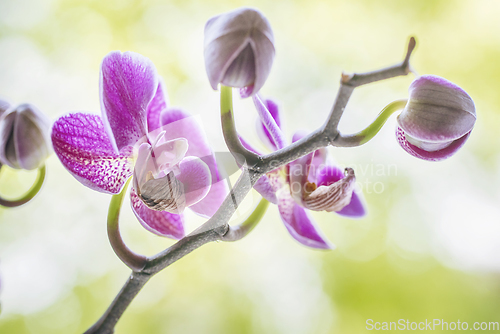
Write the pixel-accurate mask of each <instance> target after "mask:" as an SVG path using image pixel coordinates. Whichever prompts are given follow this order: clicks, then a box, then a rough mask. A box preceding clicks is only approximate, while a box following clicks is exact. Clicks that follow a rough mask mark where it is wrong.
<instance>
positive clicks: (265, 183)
mask: <svg viewBox="0 0 500 334" xmlns="http://www.w3.org/2000/svg"><path fill="white" fill-rule="evenodd" d="M253 188H254V189H255V190H256V191H257V192H258V193H259V194H260V195H261V196H262V197H264V198H265V199H266V200H268V201H269V202H271V203H273V204H278V198H277V197H276V189H274V187H273V186H272V184H271V181H270V179H269V177H268V176H267V175H262V176H261V177H260V179H259V180H258V181H257V182H256V183H255V185H254V186H253Z"/></svg>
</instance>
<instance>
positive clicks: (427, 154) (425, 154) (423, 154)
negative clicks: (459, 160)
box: [396, 126, 470, 161]
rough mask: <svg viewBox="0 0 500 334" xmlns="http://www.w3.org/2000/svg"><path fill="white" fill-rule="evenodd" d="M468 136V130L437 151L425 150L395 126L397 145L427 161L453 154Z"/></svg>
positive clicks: (441, 158)
mask: <svg viewBox="0 0 500 334" xmlns="http://www.w3.org/2000/svg"><path fill="white" fill-rule="evenodd" d="M469 136H470V132H468V133H467V134H465V136H463V137H461V138H458V139H457V140H454V141H453V142H452V143H451V144H450V145H449V146H447V147H445V148H443V149H441V150H438V151H425V150H423V149H421V148H419V147H417V146H415V145H413V144H411V143H409V142H408V140H407V139H406V137H405V133H404V131H403V130H402V129H401V128H400V127H399V126H398V127H397V128H396V137H397V140H398V143H399V145H401V147H402V148H403V149H404V150H405V151H406V152H408V153H410V154H411V155H413V156H414V157H416V158H419V159H423V160H427V161H440V160H444V159H447V158H449V157H451V156H452V155H453V154H455V153H456V152H457V151H458V150H459V149H460V148H461V147H462V146H463V145H464V144H465V142H466V141H467V139H468V138H469Z"/></svg>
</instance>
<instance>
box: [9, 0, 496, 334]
mask: <svg viewBox="0 0 500 334" xmlns="http://www.w3.org/2000/svg"><path fill="white" fill-rule="evenodd" d="M239 6H253V7H257V8H259V9H260V10H261V11H262V12H263V13H264V14H265V15H266V16H267V17H268V19H269V21H270V22H271V24H272V27H273V30H274V33H275V39H276V50H277V54H276V59H275V63H274V67H273V70H272V73H271V75H270V77H269V80H268V82H267V83H266V86H265V87H264V89H263V90H262V93H263V94H264V95H265V96H272V97H274V98H276V99H277V100H278V101H279V102H280V103H281V107H282V108H283V110H284V113H285V118H286V120H285V131H286V133H287V135H288V137H289V138H291V135H292V134H293V132H294V131H296V130H298V129H306V130H313V129H315V128H317V127H318V126H319V125H320V124H321V123H322V122H323V120H324V119H325V117H326V115H327V114H328V112H329V109H330V107H331V105H332V103H333V99H334V97H335V94H336V90H337V88H338V82H339V78H340V74H341V73H342V71H346V72H353V71H358V72H362V71H369V70H373V69H377V68H380V67H385V66H388V65H392V64H393V63H396V62H398V61H400V60H401V59H402V56H403V54H404V50H405V43H406V42H407V40H408V38H409V36H415V37H416V38H417V43H418V46H417V49H416V51H415V53H414V56H413V59H412V64H413V67H414V68H415V70H416V71H417V72H418V73H420V74H436V75H440V76H443V77H446V78H447V79H449V80H451V81H453V82H455V83H457V84H458V85H460V86H461V87H463V88H464V89H465V90H466V91H467V92H469V94H470V95H471V96H472V98H473V99H474V101H475V103H476V108H477V114H478V121H477V123H476V127H475V130H474V132H473V134H472V136H471V138H470V140H469V141H468V142H467V144H466V145H465V147H464V148H463V149H462V150H461V151H460V152H459V153H458V154H456V155H455V156H454V157H452V158H451V159H449V160H446V161H443V162H440V163H430V162H425V161H419V160H417V159H415V158H413V157H411V156H409V155H407V154H406V153H405V152H404V151H403V150H402V149H400V148H399V146H398V144H397V143H396V141H395V137H394V126H395V120H394V117H392V118H391V120H390V121H389V122H388V124H387V125H386V126H385V127H384V128H383V129H382V131H381V133H380V134H379V135H378V136H377V137H376V138H375V139H373V140H372V141H371V142H369V143H368V144H366V145H365V146H363V147H359V148H354V149H333V148H330V149H329V151H330V154H331V156H332V157H334V158H335V160H336V161H337V163H339V164H340V165H342V166H347V165H349V166H354V167H355V170H356V172H357V175H358V181H359V182H360V186H361V187H362V188H363V191H364V194H365V198H366V202H367V205H368V209H369V214H368V216H367V217H366V218H363V219H359V220H348V219H343V218H340V217H339V216H336V215H334V214H326V213H314V217H315V218H316V220H317V221H318V225H319V226H320V227H321V229H322V230H323V231H324V233H325V234H326V235H327V236H328V238H329V239H330V240H332V242H333V243H334V244H336V245H337V249H336V250H334V251H329V252H321V251H315V250H310V249H307V248H305V247H303V246H302V245H300V244H298V243H297V242H295V241H294V240H293V239H292V238H291V237H290V236H289V235H288V234H287V232H286V230H285V228H284V227H283V225H282V223H281V221H280V218H279V215H278V213H277V210H276V208H275V207H271V209H270V210H269V212H268V214H267V215H266V217H265V219H264V220H263V221H262V223H261V224H260V225H259V226H258V227H257V228H256V229H255V231H254V232H252V234H251V235H249V236H248V237H247V238H245V239H243V240H242V241H240V242H237V243H214V244H209V245H206V246H204V247H203V248H201V249H199V250H197V251H195V252H194V253H192V254H190V255H189V256H187V257H186V258H184V259H182V260H181V261H179V262H178V263H175V264H174V265H172V266H171V267H169V268H168V269H167V270H165V271H163V272H161V273H160V274H158V275H157V276H156V277H154V278H153V279H152V280H151V281H150V282H149V283H148V285H147V286H146V287H145V288H144V289H143V291H141V293H140V294H139V296H138V297H137V298H136V299H135V300H134V302H133V303H132V304H131V306H130V308H129V309H128V310H127V311H126V313H125V315H124V316H123V318H122V320H121V321H120V322H119V324H118V326H117V331H116V332H117V333H124V334H125V333H176V334H177V333H182V334H188V333H189V334H191V333H217V334H222V333H231V334H233V333H238V334H239V333H259V334H263V333H286V334H295V333H297V334H302V333H361V332H365V331H367V330H366V328H365V326H366V323H365V322H366V321H367V319H373V320H374V321H379V322H383V321H387V322H389V321H394V322H396V321H398V320H399V319H405V320H406V319H408V320H410V321H415V322H420V321H425V320H426V319H427V320H429V321H432V320H433V319H443V320H444V321H447V322H456V321H457V320H460V321H467V322H469V326H472V324H473V323H474V322H476V321H477V322H490V321H494V322H499V321H500V315H499V314H500V312H499V311H500V279H499V273H500V255H499V254H500V243H499V242H498V240H500V209H499V208H498V203H499V200H500V192H499V191H498V189H499V188H500V155H499V152H500V151H499V140H498V129H499V127H500V118H499V113H498V106H499V105H500V94H499V93H498V92H499V91H500V84H499V77H500V62H499V59H500V20H498V17H500V3H499V2H498V1H494V0H491V1H488V0H476V1H474V0H460V1H459V0H456V1H444V0H442V1H437V0H433V1H430V0H426V1H398V0H392V1H371V0H354V1H333V0H332V1H281V0H275V1H188V0H183V1H167V0H164V1H161V0H153V1H146V0H144V1H136V0H108V1H97V0H93V1H83V0H81V1H70V0H17V1H14V0H0V95H1V96H2V97H4V98H7V99H9V100H10V101H12V102H13V103H22V102H30V103H33V104H35V105H37V106H38V107H39V108H40V109H41V110H43V111H44V112H46V113H47V114H49V115H50V116H51V117H52V118H54V119H55V118H56V117H58V116H60V115H62V114H64V113H66V112H69V111H75V110H86V111H90V112H94V113H99V110H100V109H99V99H98V73H99V72H98V71H99V64H100V61H101V60H102V58H103V56H104V55H106V54H107V53H108V52H109V51H111V50H116V49H119V50H122V51H126V50H132V51H135V52H139V53H141V54H143V55H145V56H147V57H149V58H150V59H151V60H152V61H153V62H154V63H155V65H156V66H157V69H158V72H159V73H160V74H161V75H162V76H163V78H164V80H165V83H166V86H167V88H168V92H169V96H170V100H171V103H172V105H176V106H182V107H183V108H185V109H186V110H187V111H189V112H191V113H192V114H196V115H198V116H199V117H201V118H202V120H203V123H204V125H205V131H206V133H207V135H208V137H209V139H210V141H211V142H212V144H213V146H214V149H215V150H218V151H224V150H225V146H224V142H223V140H222V134H221V131H220V125H219V120H218V94H217V92H214V91H212V90H211V88H210V86H209V84H208V80H207V79H206V76H205V71H204V64H203V27H204V24H205V22H206V21H207V19H208V18H210V17H211V16H213V15H216V14H218V13H220V12H224V11H228V10H231V9H234V8H237V7H239ZM412 79H413V76H412V75H410V76H408V77H402V78H395V79H391V80H389V81H385V82H381V83H376V84H373V85H370V86H367V87H362V88H360V89H357V90H356V91H355V92H354V95H353V97H352V99H351V101H350V102H349V104H348V107H347V110H346V113H345V116H344V118H343V119H342V122H341V124H340V129H341V131H343V132H346V133H348V132H354V131H357V130H360V129H361V128H363V127H364V126H366V125H367V124H369V122H370V121H371V120H372V119H373V118H374V117H375V115H376V114H377V113H378V112H379V111H380V110H381V109H382V108H383V107H384V106H385V105H386V104H388V103H389V102H391V101H393V100H395V99H399V98H405V97H406V96H407V89H408V85H409V84H410V83H411V80H412ZM235 106H236V118H237V123H238V124H237V125H238V128H239V129H240V131H241V133H242V134H243V135H244V136H245V137H246V138H248V140H249V141H251V142H254V143H257V137H256V135H255V131H254V127H253V124H254V122H255V117H256V114H255V112H254V111H253V109H252V106H251V104H250V103H249V102H248V101H235ZM249 124H250V125H252V126H249ZM47 165H48V168H47V172H48V174H47V181H46V183H45V185H44V188H43V189H42V191H41V193H40V194H39V196H38V197H37V198H36V199H35V200H34V201H32V202H30V203H29V204H28V205H26V206H24V207H22V208H18V209H10V210H7V209H0V277H1V291H0V300H1V301H2V314H0V333H2V334H4V333H5V334H10V333H15V334H24V333H51V334H53V333H65V334H66V333H81V332H83V331H84V330H85V329H86V328H88V327H89V326H90V325H91V324H92V323H93V322H94V321H96V320H97V319H98V317H99V316H100V315H101V314H102V312H103V311H104V310H105V309H106V307H107V306H108V305H109V303H110V302H111V300H112V299H113V298H114V296H115V295H116V293H117V292H118V290H119V289H120V287H121V285H122V284H123V283H124V282H125V280H126V278H127V276H128V272H129V270H128V269H127V268H126V267H125V266H124V265H123V264H122V263H120V262H119V260H118V259H117V258H116V257H115V256H114V254H113V252H112V250H111V248H110V246H109V245H108V242H107V238H106V227H105V218H106V210H107V205H108V202H109V199H110V198H109V196H107V195H103V194H99V193H96V192H93V191H91V190H89V189H87V188H85V187H84V186H82V185H80V184H79V183H78V182H77V181H76V180H75V179H73V178H72V177H71V176H70V175H69V174H68V173H67V172H66V171H65V170H64V168H63V167H62V166H61V165H60V164H59V162H58V160H57V158H56V157H55V156H52V157H51V158H49V160H48V162H47ZM34 177H35V175H34V173H27V172H17V171H13V170H10V169H8V168H4V169H2V173H1V175H0V192H1V193H2V194H3V195H4V196H6V197H7V196H11V197H15V196H16V195H20V194H22V193H23V191H24V190H25V189H27V188H28V187H29V185H30V182H32V181H33V179H34ZM256 200H258V196H257V195H255V194H253V196H250V197H249V199H248V201H247V203H246V204H245V205H244V206H243V207H242V209H241V212H240V216H239V218H238V217H237V218H235V220H234V221H233V222H238V221H240V220H241V219H242V217H244V216H245V214H246V213H248V210H249V208H251V206H252V204H253V203H255V201H256ZM188 221H189V222H188V229H190V230H192V229H194V228H195V227H196V226H199V225H200V224H201V223H202V222H203V220H202V219H201V218H198V217H195V216H194V215H192V214H188ZM121 224H122V230H123V234H124V237H125V239H126V241H127V243H128V244H130V246H131V247H132V248H133V249H135V250H136V251H138V252H142V253H145V254H154V253H155V252H158V251H160V250H162V249H164V248H165V247H167V246H168V245H171V244H172V241H169V240H164V239H161V238H159V237H155V236H152V235H150V234H149V233H148V232H147V231H145V230H144V229H143V228H142V227H141V226H140V225H139V224H138V223H137V221H136V220H135V218H134V217H133V214H132V213H131V212H130V209H129V208H128V207H127V205H125V206H124V209H123V219H122V222H121ZM440 329H441V327H437V328H436V330H435V332H437V333H439V332H441V330H440ZM485 332H488V331H485Z"/></svg>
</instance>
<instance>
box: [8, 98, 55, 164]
mask: <svg viewBox="0 0 500 334" xmlns="http://www.w3.org/2000/svg"><path fill="white" fill-rule="evenodd" d="M50 126H51V121H50V119H49V118H48V117H47V116H46V115H44V114H43V113H42V112H41V111H40V110H38V109H37V108H36V107H35V106H33V105H31V104H21V105H19V106H17V107H16V108H9V109H7V110H6V111H5V112H4V113H3V114H2V115H1V117H0V162H1V163H2V164H5V165H7V166H9V167H12V168H16V169H27V170H32V169H36V168H39V167H41V166H42V165H43V164H44V162H45V159H46V158H47V157H48V156H49V154H50V151H51V149H50V146H49V143H50V141H49V132H50Z"/></svg>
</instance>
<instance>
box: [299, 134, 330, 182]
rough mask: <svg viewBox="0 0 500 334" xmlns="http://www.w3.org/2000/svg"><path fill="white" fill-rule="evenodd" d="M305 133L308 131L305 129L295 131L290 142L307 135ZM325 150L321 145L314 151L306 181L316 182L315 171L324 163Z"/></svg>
mask: <svg viewBox="0 0 500 334" xmlns="http://www.w3.org/2000/svg"><path fill="white" fill-rule="evenodd" d="M307 134H308V133H307V132H305V131H297V132H296V133H294V135H293V137H292V142H293V143H295V142H296V141H298V140H300V139H302V138H304V137H305V136H307ZM327 152H328V151H327V150H326V147H322V148H319V149H317V150H316V151H314V156H313V158H312V161H311V163H310V166H309V167H308V169H309V175H308V181H309V182H316V173H317V171H318V170H319V169H320V168H322V167H323V165H324V164H325V162H326V156H327Z"/></svg>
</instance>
